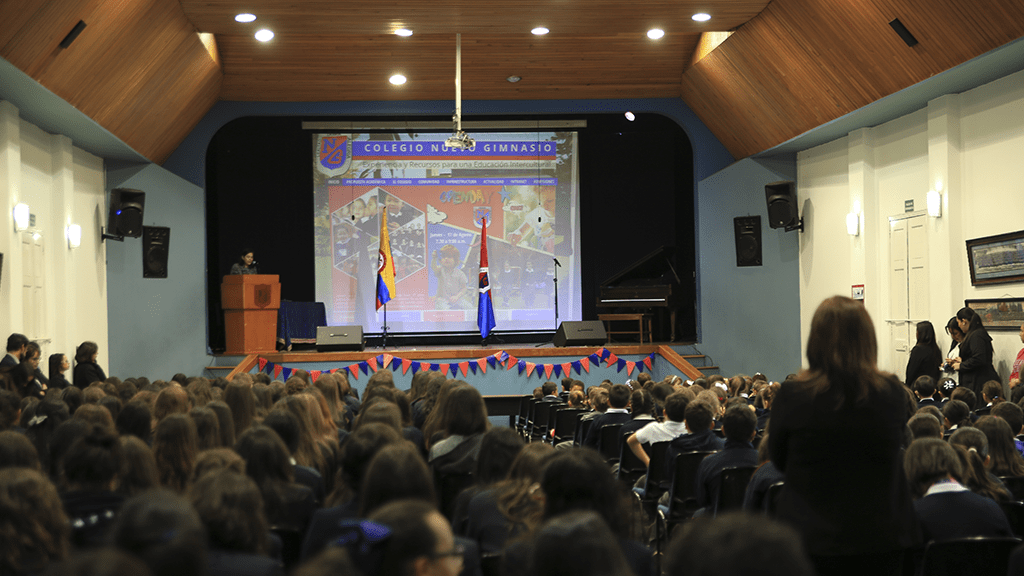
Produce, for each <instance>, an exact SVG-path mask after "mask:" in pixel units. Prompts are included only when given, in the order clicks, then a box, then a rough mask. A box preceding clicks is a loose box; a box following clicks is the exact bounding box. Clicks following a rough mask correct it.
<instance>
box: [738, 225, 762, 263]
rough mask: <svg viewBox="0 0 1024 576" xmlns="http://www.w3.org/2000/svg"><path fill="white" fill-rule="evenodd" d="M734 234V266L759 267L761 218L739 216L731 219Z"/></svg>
mask: <svg viewBox="0 0 1024 576" xmlns="http://www.w3.org/2000/svg"><path fill="white" fill-rule="evenodd" d="M732 223H733V227H734V228H735V232H736V265H737V266H760V265H761V217H760V216H741V217H739V218H733V219H732Z"/></svg>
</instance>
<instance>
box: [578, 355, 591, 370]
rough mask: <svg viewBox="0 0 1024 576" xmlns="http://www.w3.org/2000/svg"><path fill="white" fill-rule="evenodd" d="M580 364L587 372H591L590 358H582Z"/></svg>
mask: <svg viewBox="0 0 1024 576" xmlns="http://www.w3.org/2000/svg"><path fill="white" fill-rule="evenodd" d="M580 366H582V367H583V370H584V371H586V373H587V374H590V358H580Z"/></svg>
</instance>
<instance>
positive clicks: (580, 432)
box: [572, 415, 594, 446]
mask: <svg viewBox="0 0 1024 576" xmlns="http://www.w3.org/2000/svg"><path fill="white" fill-rule="evenodd" d="M593 425H594V419H593V418H587V419H586V420H584V419H583V417H582V415H580V421H579V424H577V425H576V435H575V436H573V440H572V443H573V444H575V445H576V446H583V439H584V438H586V437H587V434H589V433H590V427H591V426H593Z"/></svg>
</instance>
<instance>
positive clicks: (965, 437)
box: [949, 427, 1012, 502]
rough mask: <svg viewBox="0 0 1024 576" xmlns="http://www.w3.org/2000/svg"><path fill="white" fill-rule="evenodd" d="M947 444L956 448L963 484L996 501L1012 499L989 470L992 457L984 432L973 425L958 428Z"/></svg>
mask: <svg viewBox="0 0 1024 576" xmlns="http://www.w3.org/2000/svg"><path fill="white" fill-rule="evenodd" d="M949 444H950V446H953V447H954V448H956V449H957V456H959V457H960V465H961V467H962V468H963V479H964V485H965V486H967V487H968V488H970V489H971V491H972V492H974V493H976V494H981V495H982V496H986V497H988V498H991V499H993V500H995V501H997V502H1006V501H1009V500H1011V499H1012V497H1011V495H1010V491H1009V490H1007V489H1006V486H1005V485H1003V483H1002V481H1001V480H999V478H998V477H996V476H995V475H994V474H992V472H991V471H990V470H989V467H990V466H991V464H992V457H991V456H990V455H989V453H988V438H986V437H985V433H984V432H982V431H981V430H978V429H977V428H974V427H964V428H959V429H957V431H956V432H953V434H952V435H951V436H950V437H949Z"/></svg>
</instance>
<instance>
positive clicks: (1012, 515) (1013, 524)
mask: <svg viewBox="0 0 1024 576" xmlns="http://www.w3.org/2000/svg"><path fill="white" fill-rule="evenodd" d="M999 507H1000V508H1002V509H1003V514H1006V521H1007V522H1009V523H1010V528H1013V534H1014V535H1015V536H1016V537H1018V538H1024V502H1000V503H999Z"/></svg>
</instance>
